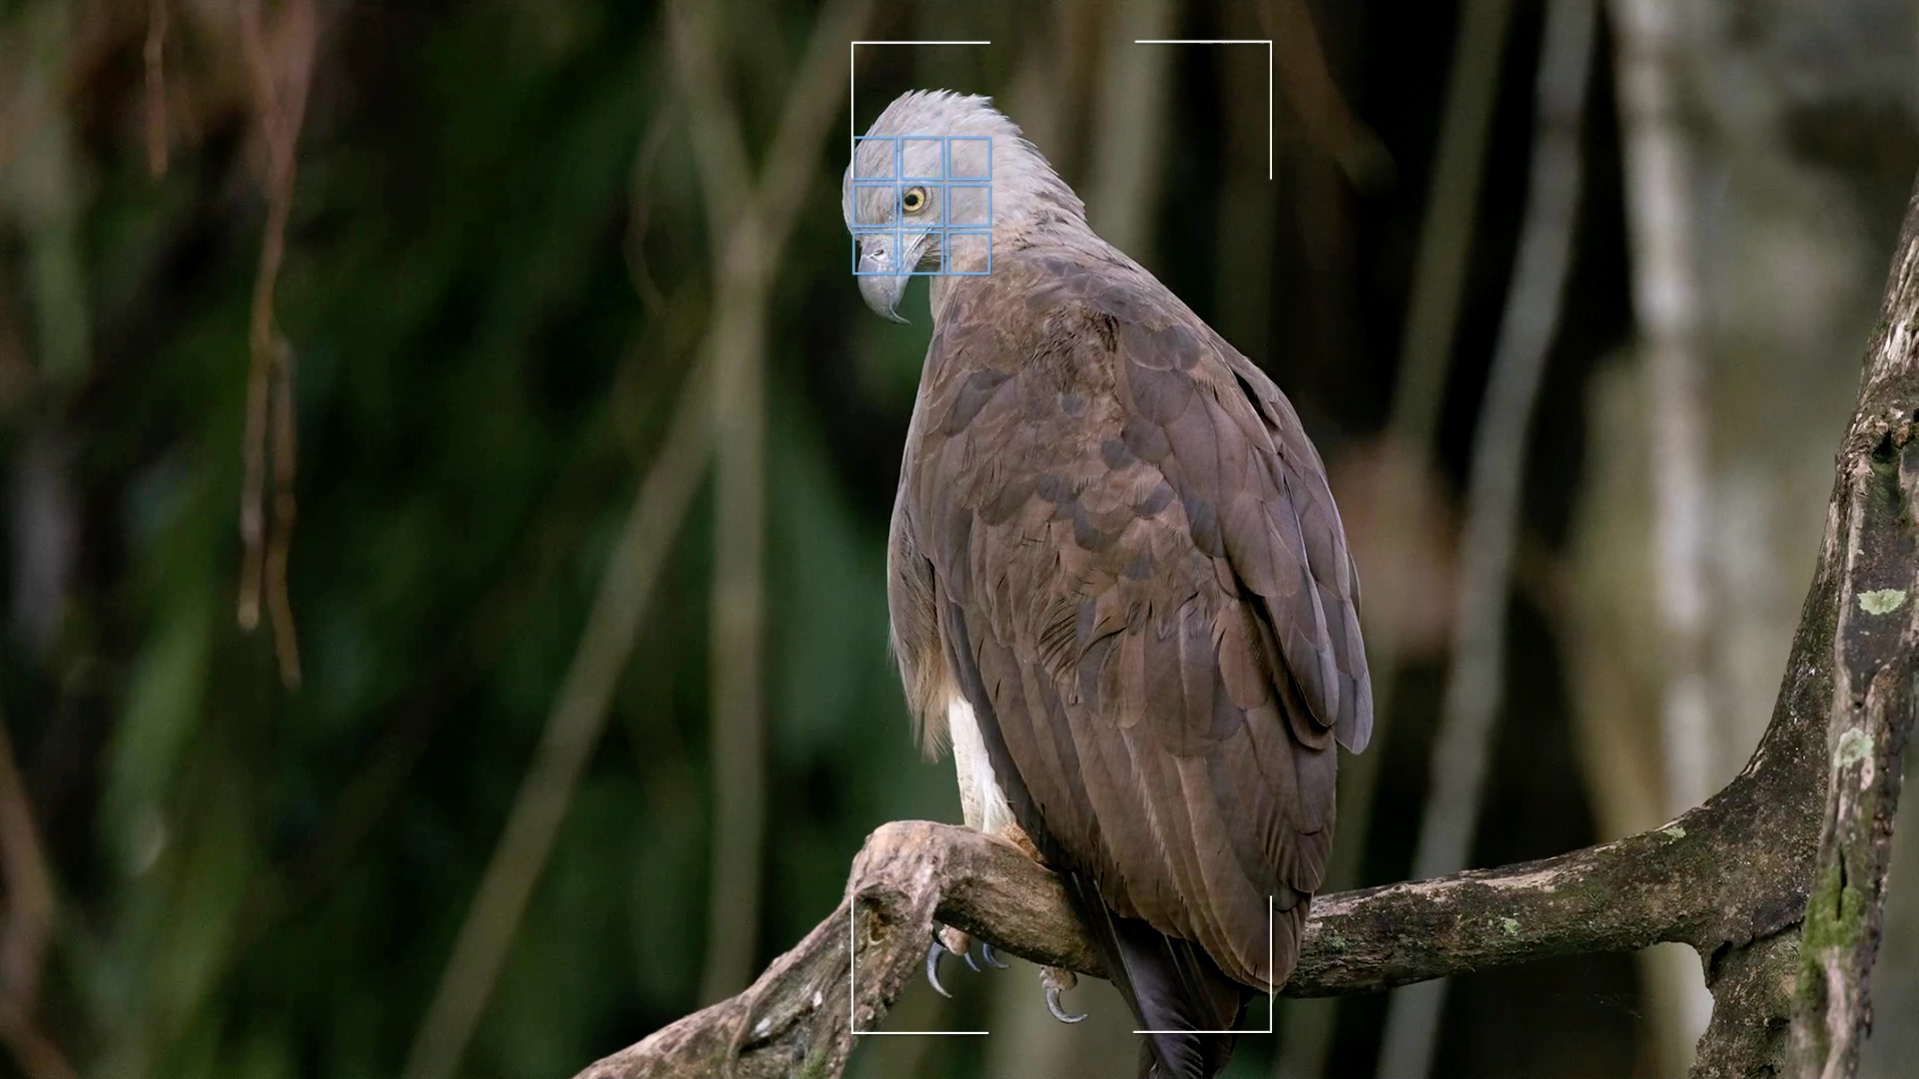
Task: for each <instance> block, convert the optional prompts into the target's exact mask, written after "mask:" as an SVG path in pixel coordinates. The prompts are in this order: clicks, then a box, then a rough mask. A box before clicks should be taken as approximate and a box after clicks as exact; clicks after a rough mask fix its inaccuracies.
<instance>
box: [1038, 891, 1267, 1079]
mask: <svg viewBox="0 0 1919 1079" xmlns="http://www.w3.org/2000/svg"><path fill="white" fill-rule="evenodd" d="M1066 879H1067V882H1068V891H1069V893H1070V894H1071V895H1072V897H1073V900H1074V905H1075V906H1076V907H1078V908H1079V915H1080V918H1081V919H1082V920H1083V921H1084V922H1085V923H1086V925H1087V926H1088V927H1089V928H1090V929H1092V931H1093V940H1094V943H1095V944H1096V945H1097V946H1098V947H1099V950H1100V958H1101V960H1102V961H1103V962H1104V963H1105V964H1106V970H1107V973H1108V974H1110V975H1111V976H1112V979H1113V984H1114V985H1116V986H1118V987H1119V991H1120V994H1121V995H1122V996H1124V997H1125V998H1126V1003H1127V1006H1129V1007H1131V1008H1132V1009H1133V1015H1134V1016H1136V1017H1137V1018H1138V1019H1139V1021H1140V1028H1141V1029H1142V1030H1152V1031H1171V1032H1175V1033H1159V1034H1148V1035H1146V1044H1145V1047H1144V1049H1143V1051H1142V1052H1141V1053H1140V1069H1139V1074H1140V1076H1141V1079H1211V1077H1212V1076H1214V1075H1217V1074H1219V1072H1220V1070H1221V1069H1223V1068H1225V1067H1226V1061H1227V1060H1228V1059H1229V1058H1230V1057H1231V1056H1232V1055H1233V1043H1234V1042H1235V1041H1237V1040H1238V1035H1236V1034H1232V1033H1200V1032H1202V1031H1231V1030H1232V1028H1233V1027H1234V1026H1235V1025H1236V1024H1237V1023H1238V1022H1239V1014H1240V1012H1241V1011H1242V1010H1243V1009H1244V1008H1245V1006H1246V1001H1247V1000H1248V999H1250V997H1251V996H1252V995H1253V994H1252V991H1251V990H1250V989H1248V988H1247V987H1245V986H1243V985H1241V984H1239V983H1238V982H1236V981H1234V980H1232V979H1231V978H1228V977H1227V976H1226V975H1225V974H1224V973H1223V972H1222V971H1221V970H1220V969H1219V966H1218V964H1216V963H1214V962H1213V960H1212V959H1211V958H1210V957H1209V956H1207V954H1206V953H1205V952H1204V951H1202V950H1201V949H1200V948H1199V946H1198V945H1196V944H1194V943H1193V942H1192V941H1189V940H1181V939H1179V938H1177V937H1169V936H1167V935H1166V934H1164V933H1161V932H1160V931H1159V930H1157V929H1154V928H1153V927H1152V926H1151V925H1148V924H1147V923H1146V922H1145V921H1143V920H1141V919H1138V918H1122V917H1119V916H1117V915H1115V914H1114V913H1113V912H1112V910H1111V909H1110V908H1108V907H1107V906H1106V903H1105V902H1104V901H1103V900H1102V899H1101V898H1100V895H1099V887H1098V885H1096V884H1094V883H1093V882H1092V881H1091V880H1089V879H1087V878H1086V877H1085V876H1083V875H1081V874H1079V873H1068V874H1066Z"/></svg>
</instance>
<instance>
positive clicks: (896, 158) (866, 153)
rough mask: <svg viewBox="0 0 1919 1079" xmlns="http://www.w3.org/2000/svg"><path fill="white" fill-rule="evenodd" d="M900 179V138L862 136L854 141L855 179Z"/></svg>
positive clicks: (893, 136)
mask: <svg viewBox="0 0 1919 1079" xmlns="http://www.w3.org/2000/svg"><path fill="white" fill-rule="evenodd" d="M899 177H900V140H899V136H897V135H861V136H860V137H859V138H858V139H856V140H854V146H853V179H855V180H897V179H899Z"/></svg>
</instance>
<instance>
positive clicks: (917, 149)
mask: <svg viewBox="0 0 1919 1079" xmlns="http://www.w3.org/2000/svg"><path fill="white" fill-rule="evenodd" d="M900 179H902V180H906V181H917V182H919V183H928V184H937V183H940V182H942V181H944V180H945V179H946V140H945V139H943V138H941V137H939V136H938V135H901V136H900Z"/></svg>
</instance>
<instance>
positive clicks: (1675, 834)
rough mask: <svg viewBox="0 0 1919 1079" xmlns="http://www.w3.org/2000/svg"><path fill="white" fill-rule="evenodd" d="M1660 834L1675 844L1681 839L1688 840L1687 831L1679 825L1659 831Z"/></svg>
mask: <svg viewBox="0 0 1919 1079" xmlns="http://www.w3.org/2000/svg"><path fill="white" fill-rule="evenodd" d="M1659 834H1660V835H1663V836H1665V837H1666V838H1667V839H1670V840H1672V841H1673V842H1675V843H1676V842H1678V841H1679V840H1681V839H1684V838H1686V830H1685V829H1684V828H1681V827H1680V826H1678V825H1677V824H1675V825H1672V826H1670V827H1667V828H1661V829H1659Z"/></svg>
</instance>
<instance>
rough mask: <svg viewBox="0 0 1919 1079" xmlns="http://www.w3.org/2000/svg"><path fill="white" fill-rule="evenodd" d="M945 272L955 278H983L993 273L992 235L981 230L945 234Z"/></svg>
mask: <svg viewBox="0 0 1919 1079" xmlns="http://www.w3.org/2000/svg"><path fill="white" fill-rule="evenodd" d="M945 262H946V269H945V272H946V273H949V274H952V275H954V276H956V277H985V276H986V275H987V274H990V273H992V272H993V234H992V233H990V232H987V231H985V230H983V229H981V230H978V231H974V230H970V229H969V230H964V231H959V230H956V231H952V232H948V233H947V234H946V259H945Z"/></svg>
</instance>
